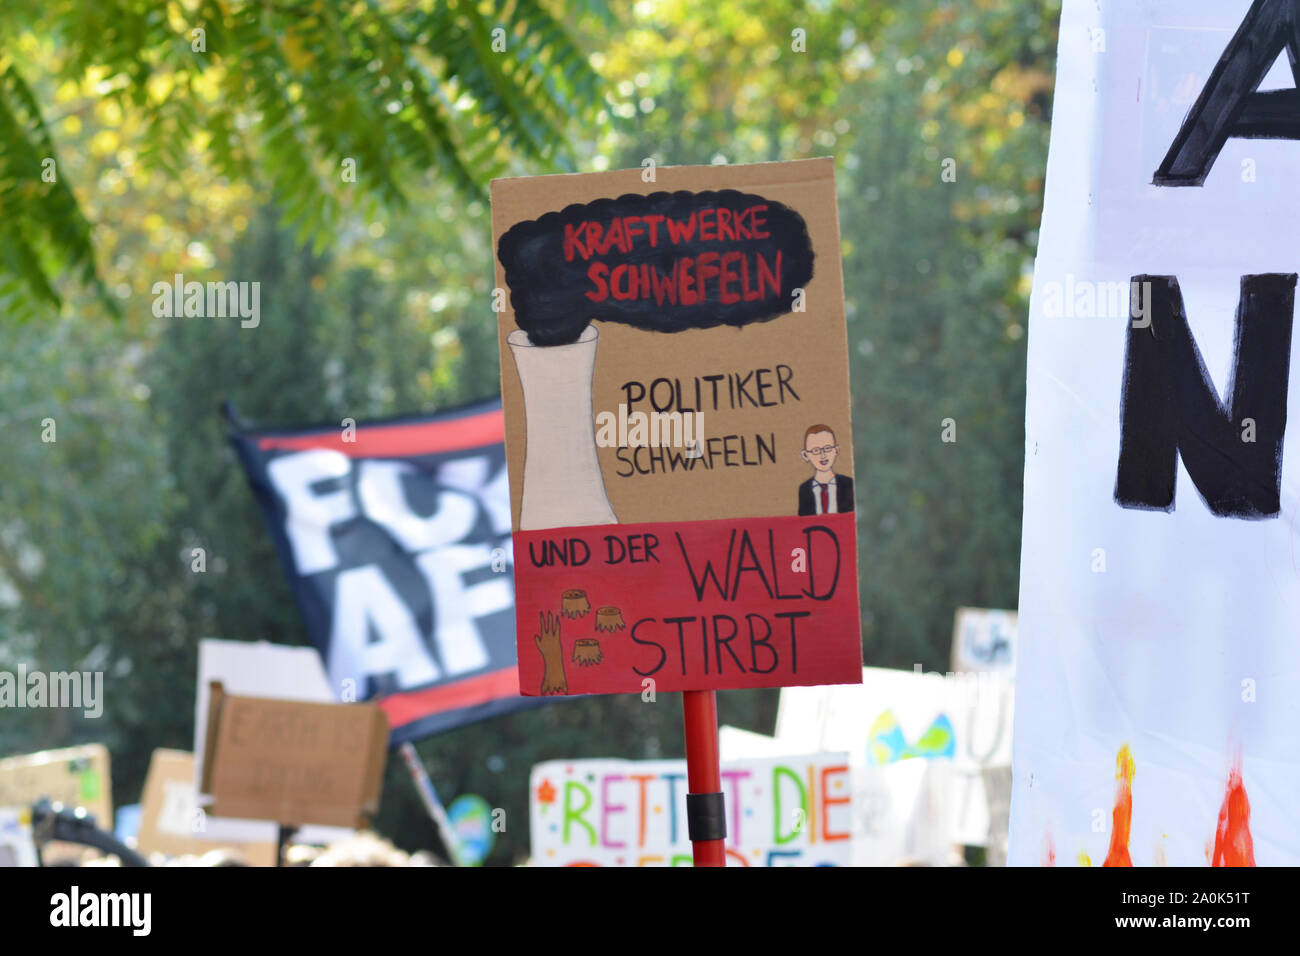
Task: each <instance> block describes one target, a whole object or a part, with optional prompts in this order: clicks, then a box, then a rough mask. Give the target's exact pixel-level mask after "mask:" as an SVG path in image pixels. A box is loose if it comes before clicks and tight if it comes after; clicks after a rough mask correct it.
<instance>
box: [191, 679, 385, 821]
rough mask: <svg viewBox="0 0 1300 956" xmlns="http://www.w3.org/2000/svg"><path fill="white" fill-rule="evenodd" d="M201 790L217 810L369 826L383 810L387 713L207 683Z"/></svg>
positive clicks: (221, 813)
mask: <svg viewBox="0 0 1300 956" xmlns="http://www.w3.org/2000/svg"><path fill="white" fill-rule="evenodd" d="M207 733H208V740H209V741H210V744H209V746H208V749H207V753H206V754H205V755H204V760H203V776H202V784H201V787H200V789H201V790H202V792H203V793H205V794H211V795H212V797H213V806H212V810H213V813H215V814H217V815H218V816H226V817H243V818H245V819H255V820H274V821H276V822H277V823H281V824H293V825H300V824H304V823H319V824H324V825H326V826H340V827H356V826H363V825H364V824H365V822H366V821H367V819H368V818H370V817H373V816H374V814H375V813H376V812H378V810H379V791H380V788H381V787H382V785H383V775H384V760H385V758H386V756H387V750H388V718H387V717H386V716H385V715H384V712H383V710H381V709H380V708H379V707H378V706H376V705H374V704H313V703H303V702H301V701H289V700H273V699H270V698H266V697H238V696H235V695H232V694H227V693H226V692H225V690H224V689H223V688H222V686H221V684H220V683H219V682H214V683H213V684H212V685H211V687H209V689H208V730H207Z"/></svg>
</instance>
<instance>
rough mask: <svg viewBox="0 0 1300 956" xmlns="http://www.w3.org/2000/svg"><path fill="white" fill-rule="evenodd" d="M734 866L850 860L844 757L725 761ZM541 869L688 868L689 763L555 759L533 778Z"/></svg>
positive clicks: (535, 851)
mask: <svg viewBox="0 0 1300 956" xmlns="http://www.w3.org/2000/svg"><path fill="white" fill-rule="evenodd" d="M722 779H723V787H724V789H725V792H726V795H727V796H726V805H727V845H726V855H727V865H728V866H842V865H847V864H848V862H849V829H850V823H851V821H850V807H849V800H850V798H849V767H848V761H847V755H846V754H842V753H819V754H810V755H806V756H799V757H776V758H753V759H747V760H734V761H725V762H724V763H723V764H722ZM528 802H529V820H530V825H531V832H532V857H533V863H534V864H535V865H538V866H690V865H691V844H690V841H689V840H688V839H687V835H686V762H685V761H683V760H553V761H548V762H546V763H541V764H538V765H537V766H535V767H533V772H532V775H531V776H530V778H529V798H528Z"/></svg>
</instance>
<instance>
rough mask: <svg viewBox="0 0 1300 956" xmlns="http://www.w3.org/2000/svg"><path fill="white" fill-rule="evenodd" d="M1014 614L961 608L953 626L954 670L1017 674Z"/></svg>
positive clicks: (1015, 619) (977, 608)
mask: <svg viewBox="0 0 1300 956" xmlns="http://www.w3.org/2000/svg"><path fill="white" fill-rule="evenodd" d="M1016 625H1017V617H1016V612H1015V611H998V610H993V609H991V608H983V607H959V608H957V613H956V615H955V616H954V619H953V626H952V669H953V670H954V671H957V672H958V673H960V672H963V671H995V672H998V673H1003V674H1007V675H1014V674H1015V672H1016Z"/></svg>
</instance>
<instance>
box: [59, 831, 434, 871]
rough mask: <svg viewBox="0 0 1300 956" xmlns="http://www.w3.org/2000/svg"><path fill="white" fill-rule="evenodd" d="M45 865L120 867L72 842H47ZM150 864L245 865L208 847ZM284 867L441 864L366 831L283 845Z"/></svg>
mask: <svg viewBox="0 0 1300 956" xmlns="http://www.w3.org/2000/svg"><path fill="white" fill-rule="evenodd" d="M41 854H42V858H43V861H44V864H45V865H46V866H73V867H77V866H121V865H122V862H121V860H119V859H118V858H117V857H116V856H114V855H112V854H104V853H101V852H99V851H98V850H94V849H90V848H88V847H83V846H79V845H77V844H73V843H55V842H50V843H47V844H46V845H45V846H44V848H43V849H42V851H41ZM148 859H149V865H150V866H248V865H249V863H248V861H247V860H246V859H245V858H244V856H243V855H242V854H241V853H240V852H239V850H237V849H223V850H210V851H208V852H207V853H204V854H203V855H201V856H177V857H169V856H165V855H164V854H162V853H152V854H150V855H149V858H148ZM283 865H284V866H442V865H444V864H443V863H441V862H440V861H439V860H438V859H437V858H436V857H434V855H433V854H432V853H429V852H428V851H425V850H420V851H417V852H415V853H407V852H405V851H404V850H399V849H398V848H397V847H395V846H393V844H392V843H390V842H389V841H388V840H385V839H384V838H383V837H381V836H379V835H377V834H375V833H369V832H361V833H357V834H355V835H354V836H351V837H348V838H347V839H345V840H340V841H339V842H337V843H333V844H331V845H329V846H324V847H322V846H311V845H307V844H290V845H289V846H288V847H286V848H285V852H284V860H283Z"/></svg>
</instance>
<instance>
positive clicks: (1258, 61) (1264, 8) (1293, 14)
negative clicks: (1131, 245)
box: [1152, 0, 1300, 186]
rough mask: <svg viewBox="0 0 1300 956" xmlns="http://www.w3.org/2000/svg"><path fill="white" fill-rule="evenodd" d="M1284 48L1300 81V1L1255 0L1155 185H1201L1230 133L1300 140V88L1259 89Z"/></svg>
mask: <svg viewBox="0 0 1300 956" xmlns="http://www.w3.org/2000/svg"><path fill="white" fill-rule="evenodd" d="M1284 48H1285V49H1286V51H1287V56H1288V57H1289V58H1290V60H1291V75H1292V76H1293V77H1295V80H1296V83H1297V85H1300V0H1255V2H1254V3H1253V4H1252V5H1251V7H1250V12H1249V13H1247V14H1246V19H1245V20H1243V21H1242V24H1241V29H1239V30H1238V31H1237V35H1236V36H1234V37H1233V38H1232V42H1231V43H1229V44H1228V48H1227V49H1226V50H1224V51H1223V57H1222V59H1220V60H1219V62H1218V64H1217V65H1216V66H1215V67H1214V72H1213V73H1211V74H1210V79H1209V80H1208V81H1207V82H1206V84H1205V89H1203V90H1201V95H1200V96H1199V97H1198V98H1197V100H1196V104H1195V105H1194V106H1193V107H1192V110H1191V112H1190V113H1188V114H1187V119H1185V120H1183V128H1182V129H1180V130H1179V131H1178V136H1177V137H1175V139H1174V144H1173V146H1171V147H1170V148H1169V155H1167V156H1166V157H1165V161H1164V162H1163V163H1161V164H1160V168H1159V169H1157V170H1156V175H1155V179H1154V180H1152V181H1153V182H1154V183H1155V185H1157V186H1200V185H1202V184H1203V183H1204V182H1205V177H1206V176H1208V175H1209V173H1210V167H1211V166H1213V165H1214V161H1215V160H1216V159H1218V158H1219V152H1220V151H1221V150H1222V149H1223V144H1224V143H1226V142H1227V141H1228V138H1229V137H1241V138H1244V139H1300V90H1296V89H1290V90H1272V91H1269V92H1266V93H1257V92H1255V91H1256V90H1258V89H1259V84H1260V83H1262V82H1264V77H1265V76H1266V75H1267V74H1268V71H1269V69H1270V68H1271V67H1272V66H1273V64H1274V63H1275V62H1276V61H1277V58H1278V55H1279V54H1280V53H1281V52H1282V50H1283V49H1284Z"/></svg>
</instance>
